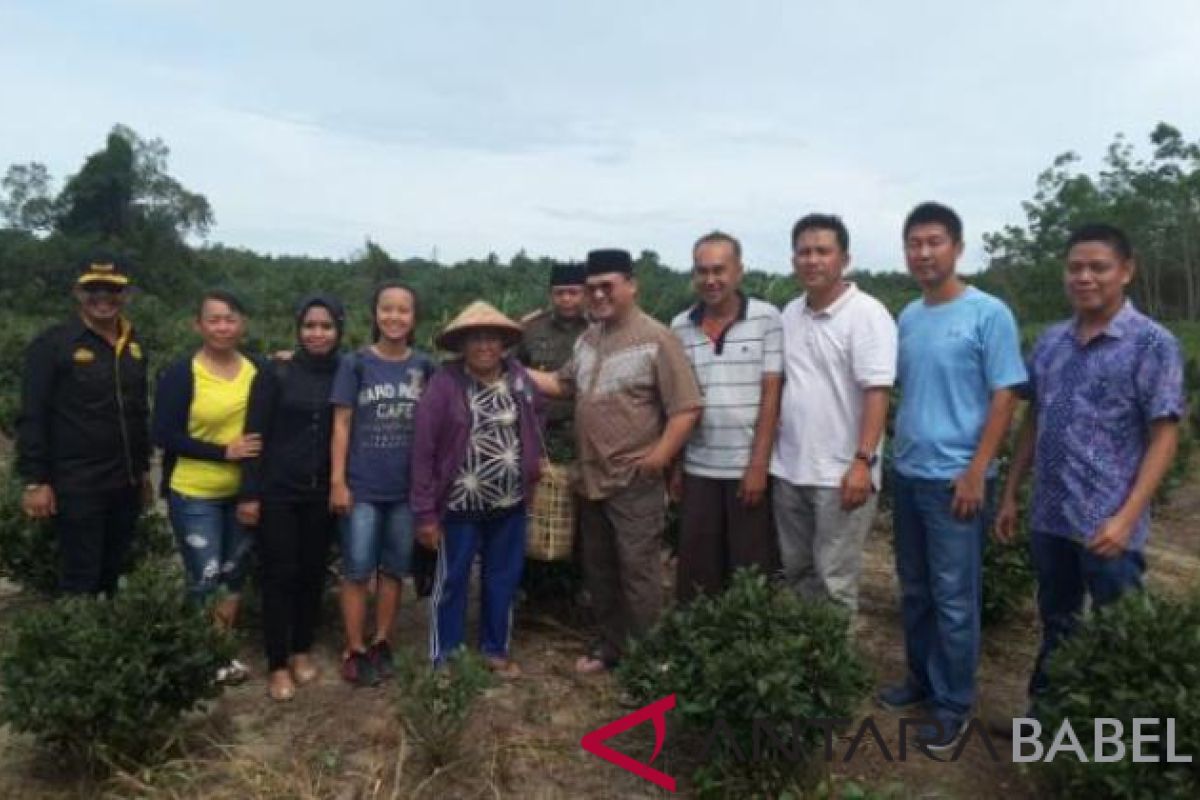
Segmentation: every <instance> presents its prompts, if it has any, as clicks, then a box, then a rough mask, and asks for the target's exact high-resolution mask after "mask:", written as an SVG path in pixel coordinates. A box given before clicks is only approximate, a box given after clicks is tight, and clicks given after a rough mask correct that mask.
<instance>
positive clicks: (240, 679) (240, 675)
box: [217, 658, 250, 686]
mask: <svg viewBox="0 0 1200 800" xmlns="http://www.w3.org/2000/svg"><path fill="white" fill-rule="evenodd" d="M249 677H250V668H249V667H247V666H246V665H245V664H243V663H242V662H240V661H238V660H237V659H236V658H235V659H233V660H232V661H230V662H229V663H228V664H226V665H225V666H223V667H221V668H219V669H218V670H217V683H219V684H221V685H222V686H237V685H238V684H239V683H245V682H246V679H247V678H249Z"/></svg>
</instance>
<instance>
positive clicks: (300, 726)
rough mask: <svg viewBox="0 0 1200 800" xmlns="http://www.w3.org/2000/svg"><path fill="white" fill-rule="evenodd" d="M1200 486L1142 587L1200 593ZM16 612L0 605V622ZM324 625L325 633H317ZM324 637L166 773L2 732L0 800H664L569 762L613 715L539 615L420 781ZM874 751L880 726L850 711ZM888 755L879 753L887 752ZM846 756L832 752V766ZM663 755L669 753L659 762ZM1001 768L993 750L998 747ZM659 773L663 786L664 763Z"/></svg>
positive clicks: (892, 663) (1002, 702) (639, 745)
mask: <svg viewBox="0 0 1200 800" xmlns="http://www.w3.org/2000/svg"><path fill="white" fill-rule="evenodd" d="M1198 521H1200V480H1193V481H1192V483H1191V484H1190V485H1189V486H1187V487H1184V488H1182V489H1181V490H1180V491H1179V492H1177V494H1176V498H1175V499H1174V501H1173V502H1172V505H1171V506H1169V507H1168V508H1166V509H1163V510H1162V511H1161V513H1159V514H1158V517H1157V518H1156V522H1155V530H1154V532H1153V535H1152V541H1153V542H1154V544H1153V546H1152V547H1151V549H1150V552H1149V556H1148V560H1149V562H1150V575H1151V581H1152V584H1153V585H1155V586H1156V587H1158V588H1160V589H1165V590H1167V591H1184V590H1186V589H1187V588H1188V587H1192V586H1195V585H1197V583H1198V582H1200V559H1198V558H1197V546H1196V534H1195V533H1194V531H1195V530H1196V529H1197V522H1198ZM888 535H889V533H888V530H887V522H886V520H881V521H880V524H879V526H877V528H876V530H875V531H874V532H873V533H872V536H871V538H870V540H869V542H868V546H867V551H866V559H865V565H864V583H863V592H862V616H863V620H862V622H863V624H862V631H861V633H860V640H861V643H862V645H863V647H864V649H865V650H866V652H867V654H868V656H869V658H870V660H871V662H872V664H873V665H874V666H875V670H876V673H877V676H878V678H879V679H880V680H882V681H887V680H893V679H896V678H898V677H899V676H901V675H902V674H903V669H904V666H903V658H904V656H903V647H902V641H901V637H900V626H899V616H898V605H897V597H896V585H895V570H894V565H893V563H892V555H891V549H890V547H889V545H888V543H887V537H888ZM24 602H26V601H25V600H24V599H23V598H21V597H20V596H16V597H13V596H9V597H8V598H4V597H0V620H2V619H3V615H4V614H5V613H10V612H9V610H10V609H11V608H12V607H13V606H14V604H20V603H24ZM426 613H427V612H426V607H425V606H424V604H422V605H419V606H415V607H414V606H411V605H410V606H408V607H407V608H405V610H404V611H403V613H402V618H401V623H400V630H401V634H400V641H401V644H402V645H407V646H410V647H414V648H416V649H417V650H418V652H423V643H424V641H425V626H426V620H425V616H426ZM330 622H332V620H331V621H330ZM335 630H336V626H335V625H333V624H329V625H327V634H326V636H325V639H324V641H323V642H322V644H321V648H320V649H319V650H318V652H317V654H316V655H317V657H318V660H319V662H320V663H321V665H322V667H323V670H324V674H323V676H322V678H321V679H320V680H319V681H318V682H317V683H316V684H315V685H313V686H311V687H305V688H304V689H303V690H302V691H301V692H300V693H299V695H298V696H297V698H296V699H295V700H294V701H293V702H291V703H286V704H276V703H271V702H269V701H268V700H267V699H266V697H265V695H264V685H263V680H264V672H263V665H262V661H261V657H260V656H259V654H258V651H257V645H256V638H257V637H256V636H254V635H252V634H249V635H247V637H246V640H247V646H246V648H245V650H244V655H245V656H246V657H247V659H248V660H250V662H251V663H252V666H255V667H257V671H256V675H255V678H254V679H253V680H252V681H251V682H249V683H248V684H246V685H244V686H241V687H237V688H235V689H232V690H230V691H228V692H226V693H225V695H224V696H223V697H222V698H221V699H220V700H219V701H217V702H216V703H215V704H214V705H213V707H212V709H211V711H210V713H208V714H207V715H203V716H197V717H196V718H195V719H193V720H191V722H190V724H189V725H188V727H187V728H186V729H185V731H184V732H183V734H182V735H181V736H180V737H179V739H178V740H176V741H174V742H171V743H169V748H168V753H169V757H168V758H167V760H165V761H163V762H162V763H160V764H158V765H156V766H153V767H149V768H146V769H143V770H138V771H118V772H115V773H114V774H112V775H111V776H110V777H108V778H106V779H104V780H96V779H92V778H89V777H88V776H81V775H75V774H72V772H71V771H70V769H69V768H65V766H67V765H63V764H61V763H56V762H54V761H53V760H50V759H47V758H46V757H45V756H43V755H40V754H38V753H37V751H36V750H35V749H34V748H33V747H32V745H31V744H30V743H29V742H28V740H26V739H25V738H23V737H13V736H11V735H10V734H8V733H7V732H6V731H2V730H0V796H2V797H21V798H35V799H36V798H64V797H85V798H203V799H204V800H226V798H228V800H234V799H235V798H236V800H245V799H246V798H296V799H297V800H326V799H327V798H329V799H331V800H359V799H366V800H391V799H392V798H438V800H441V798H512V797H519V798H522V800H524V799H525V798H533V799H534V800H541V799H542V798H545V799H546V800H550V799H552V798H579V797H594V798H610V797H611V798H635V797H663V796H665V794H664V793H663V792H660V791H659V790H658V789H656V788H655V787H652V786H651V785H649V784H647V783H645V782H642V781H640V780H639V779H637V778H635V777H633V776H631V775H629V774H627V773H625V772H623V771H622V770H620V769H618V768H616V767H614V766H612V765H610V764H607V763H604V762H603V761H601V760H599V759H597V758H595V757H593V756H590V755H588V754H586V753H584V752H583V751H582V749H581V748H580V747H579V739H580V737H581V736H582V735H583V734H584V733H585V732H586V731H588V730H591V729H592V728H595V727H597V726H598V725H600V724H603V723H605V722H609V721H612V720H613V719H616V718H617V717H619V716H622V715H623V714H625V713H627V711H626V710H625V709H623V708H621V707H620V706H619V704H618V703H617V702H616V689H615V686H614V685H613V683H612V681H611V679H609V678H603V677H602V678H597V679H581V678H578V677H577V676H575V675H574V674H573V673H572V671H571V662H572V661H573V659H574V657H575V655H577V654H578V652H579V650H580V648H581V642H582V640H583V639H584V635H583V634H582V633H581V632H580V631H578V630H576V629H575V628H572V627H569V626H567V625H564V624H562V623H561V622H559V621H557V620H555V619H554V618H552V617H548V616H546V615H544V614H543V613H540V612H534V613H530V614H525V615H522V616H520V617H519V618H518V623H517V630H516V635H515V637H516V638H515V641H514V653H515V654H516V655H517V657H518V658H519V660H520V661H521V664H522V667H523V668H524V671H525V674H524V676H523V677H522V678H521V679H520V680H517V681H514V682H509V683H501V684H499V685H497V686H495V687H494V688H492V689H489V690H487V691H486V692H485V693H484V695H483V696H482V697H481V698H480V699H479V701H478V703H477V705H476V709H475V711H474V713H473V715H472V717H471V719H470V722H469V724H468V727H467V730H466V733H465V735H464V738H463V744H462V750H461V752H460V753H459V754H458V755H457V756H456V757H455V759H454V760H453V761H451V763H448V764H445V765H443V766H440V767H434V766H433V765H432V764H430V763H429V762H428V761H427V760H426V759H424V758H422V756H421V754H420V752H419V748H417V747H416V746H415V744H414V742H413V741H412V740H411V737H409V736H408V735H407V734H406V732H405V729H404V726H403V724H402V722H401V720H400V719H398V717H397V713H396V706H395V703H394V702H393V695H392V692H391V690H390V689H386V688H380V689H365V690H364V689H359V690H356V689H352V688H350V687H349V686H346V685H345V684H343V683H342V682H341V681H340V679H339V678H338V677H337V674H336V665H337V656H338V654H337V651H336V647H337V643H336V641H335V639H336V636H335V635H334V634H333V633H332V632H333V631H335ZM1036 636H1037V626H1036V620H1035V617H1034V613H1033V609H1032V607H1030V608H1026V609H1025V610H1024V612H1023V613H1022V614H1021V615H1019V617H1018V618H1017V619H1016V620H1014V621H1013V622H1011V623H1010V624H1008V625H1005V626H1002V627H1001V628H1000V629H998V630H992V631H989V632H988V634H987V636H986V638H985V642H984V653H983V663H982V669H981V681H980V686H981V694H982V699H981V704H982V708H981V715H983V716H987V715H994V716H1001V717H1005V716H1011V715H1013V714H1015V713H1018V712H1019V711H1020V710H1022V709H1023V704H1024V699H1023V693H1024V684H1025V680H1026V677H1027V675H1028V670H1029V668H1030V665H1031V664H1032V659H1033V653H1034V648H1035V645H1036ZM860 713H861V714H862V715H863V716H866V715H874V716H875V718H876V721H877V723H878V725H879V727H880V730H881V731H882V732H883V733H884V734H885V736H889V737H894V736H895V730H896V724H895V721H894V720H891V718H890V717H889V716H888V715H886V714H884V713H882V712H880V711H878V710H877V709H875V708H873V707H871V706H870V705H869V704H864V706H863V707H862V709H860ZM651 738H652V737H651V735H650V734H649V731H648V730H634V731H631V732H630V733H629V734H626V735H625V737H624V738H622V740H621V742H620V745H619V746H620V747H622V748H623V749H627V750H628V751H629V752H634V753H636V752H643V748H646V749H648V748H649V747H650V743H651ZM895 744H897V743H896V742H894V741H893V742H889V746H891V749H892V751H893V754H894V753H895V751H896V749H897V748H896V747H895V746H892V745H895ZM847 745H848V742H847V741H845V740H843V741H841V742H840V743H838V745H837V747H836V748H835V749H836V752H837V753H839V754H842V753H844V752H845V750H846V747H847ZM669 747H670V743H668V748H669ZM1001 750H1002V752H1003V750H1004V748H1003V747H1001ZM664 758H665V759H667V762H666V763H667V764H668V767H667V768H668V770H669V764H670V761H669V753H668V755H667V756H664ZM830 768H831V773H832V775H833V776H834V778H835V779H837V780H854V781H856V782H858V783H860V784H864V785H868V786H877V787H879V786H891V785H893V784H895V783H896V782H899V783H901V784H903V786H904V787H907V790H908V791H909V792H911V794H912V795H913V796H921V797H968V798H972V799H973V800H975V799H976V798H979V799H982V798H991V797H1006V798H1007V797H1018V798H1019V797H1029V796H1031V790H1030V788H1029V787H1028V785H1027V783H1026V782H1025V780H1024V779H1023V777H1022V776H1021V775H1020V774H1019V773H1018V772H1017V770H1016V769H1015V768H1014V767H1013V766H1012V765H1011V764H1008V763H999V764H996V763H992V762H991V761H990V759H989V758H987V757H986V754H985V753H984V752H983V750H982V748H981V747H974V746H972V747H969V748H968V749H967V751H966V752H964V754H963V757H962V759H961V760H960V761H959V762H957V763H954V764H937V763H933V762H928V761H924V760H919V759H917V760H914V759H910V760H909V761H908V762H907V763H904V764H900V763H896V762H888V761H887V760H886V759H885V758H884V757H883V755H882V753H880V752H879V751H878V749H877V748H875V747H873V746H868V747H867V748H866V751H865V752H864V753H863V754H862V755H861V756H860V757H856V758H855V760H854V762H852V763H851V764H844V763H841V762H840V761H836V762H835V763H833V764H831V765H830Z"/></svg>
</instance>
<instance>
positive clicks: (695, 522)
mask: <svg viewBox="0 0 1200 800" xmlns="http://www.w3.org/2000/svg"><path fill="white" fill-rule="evenodd" d="M741 283H742V246H741V244H740V243H739V242H738V240H737V239H735V238H734V237H732V236H730V235H729V234H726V233H721V232H719V231H715V232H713V233H710V234H707V235H705V236H702V237H700V239H699V240H697V242H696V244H695V246H694V247H693V248H692V285H693V286H694V287H695V290H696V295H697V297H698V298H699V302H697V303H696V305H695V306H693V307H692V308H690V309H688V310H687V311H684V312H681V313H680V314H679V315H678V316H677V317H675V319H674V321H673V322H672V323H671V330H673V331H674V332H675V335H676V336H678V337H679V339H680V341H681V342H682V343H683V347H684V351H685V352H686V353H687V357H688V360H690V361H691V362H692V368H693V369H694V370H695V371H696V381H697V382H698V383H699V384H700V389H701V391H702V392H703V393H704V413H703V415H702V416H701V418H700V424H699V425H697V426H696V428H695V430H694V431H693V432H692V437H691V439H689V440H688V444H687V448H686V450H685V453H684V459H683V464H682V465H681V466H680V467H677V468H676V471H675V475H674V477H673V479H672V494H673V495H674V496H675V497H676V499H679V498H680V497H682V501H683V502H682V518H681V520H680V533H679V564H678V566H679V572H678V576H677V580H676V591H677V593H678V596H679V601H680V602H681V603H685V602H687V601H689V600H691V599H692V598H693V597H695V596H696V595H697V594H698V593H701V592H703V593H716V592H719V591H721V589H722V588H723V587H724V584H725V581H726V580H727V579H728V577H729V575H730V574H731V573H732V572H733V571H734V570H735V569H737V568H738V567H743V566H750V565H758V566H759V567H760V568H761V569H762V570H763V571H764V572H770V571H771V570H773V569H774V565H775V561H776V559H775V543H774V537H773V535H772V531H771V508H770V505H769V503H768V502H767V500H766V494H767V474H768V473H767V468H768V466H769V464H770V459H771V444H772V441H773V440H774V437H775V425H776V422H777V421H778V419H779V397H780V392H781V389H782V385H783V376H782V374H781V373H782V371H783V364H782V352H781V343H780V337H781V329H780V322H779V312H778V311H776V310H775V308H774V307H773V306H772V305H770V304H769V303H764V302H762V301H761V300H751V299H749V298H747V297H746V295H744V294H742V291H741V288H740V287H741Z"/></svg>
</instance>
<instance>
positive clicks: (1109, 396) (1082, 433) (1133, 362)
mask: <svg viewBox="0 0 1200 800" xmlns="http://www.w3.org/2000/svg"><path fill="white" fill-rule="evenodd" d="M1076 334H1077V321H1076V320H1068V321H1066V322H1060V323H1057V324H1055V325H1052V326H1051V327H1050V328H1049V329H1047V330H1046V332H1045V333H1043V334H1042V336H1041V337H1040V338H1039V339H1038V341H1037V344H1036V345H1034V348H1033V354H1032V356H1031V357H1030V363H1029V390H1030V394H1031V398H1032V401H1033V404H1034V409H1035V413H1036V414H1037V445H1036V449H1035V450H1034V486H1033V512H1032V514H1031V515H1030V529H1031V530H1032V531H1033V532H1034V533H1035V534H1038V533H1040V534H1050V535H1054V536H1065V537H1068V538H1072V539H1075V540H1080V541H1087V540H1090V539H1091V538H1092V537H1093V536H1095V534H1096V532H1097V530H1098V528H1099V527H1100V525H1101V524H1102V523H1103V522H1104V521H1105V520H1107V519H1109V518H1110V517H1112V516H1114V515H1115V514H1116V513H1117V512H1118V511H1119V510H1120V508H1121V506H1122V505H1124V503H1125V500H1126V499H1127V498H1128V497H1129V492H1130V491H1131V490H1132V489H1133V484H1134V482H1135V481H1136V479H1137V474H1138V470H1139V469H1140V468H1141V465H1142V459H1143V458H1144V457H1145V455H1146V447H1147V445H1148V444H1149V441H1150V423H1152V422H1154V421H1155V420H1161V419H1180V418H1181V417H1182V416H1183V407H1184V400H1183V358H1182V356H1181V354H1180V349H1179V342H1178V341H1176V339H1175V337H1174V336H1173V335H1171V333H1170V332H1169V331H1168V330H1167V329H1166V328H1164V327H1163V326H1161V325H1159V324H1158V323H1157V322H1155V321H1154V320H1152V319H1150V318H1149V317H1147V316H1146V315H1145V314H1142V313H1141V312H1139V311H1138V310H1137V309H1136V308H1134V307H1133V304H1132V303H1130V302H1129V301H1126V302H1125V305H1124V306H1123V307H1122V308H1121V310H1120V311H1118V312H1117V315H1116V316H1114V317H1113V318H1112V319H1111V320H1110V321H1109V323H1108V325H1107V327H1105V329H1104V330H1103V331H1102V332H1100V333H1099V334H1097V335H1096V336H1095V337H1094V338H1092V340H1091V341H1089V342H1088V343H1087V344H1080V342H1079V339H1078V337H1077V335H1076ZM1149 516H1150V515H1149V512H1146V513H1143V514H1142V517H1141V519H1139V520H1138V521H1137V526H1136V527H1135V528H1134V532H1133V536H1132V537H1131V539H1130V541H1129V545H1128V547H1129V549H1131V550H1141V549H1142V548H1143V547H1144V546H1145V544H1146V536H1147V533H1148V531H1149Z"/></svg>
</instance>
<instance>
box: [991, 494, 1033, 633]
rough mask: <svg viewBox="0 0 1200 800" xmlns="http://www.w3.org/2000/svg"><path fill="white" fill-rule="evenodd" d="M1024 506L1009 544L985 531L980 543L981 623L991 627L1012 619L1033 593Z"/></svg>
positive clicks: (1031, 563)
mask: <svg viewBox="0 0 1200 800" xmlns="http://www.w3.org/2000/svg"><path fill="white" fill-rule="evenodd" d="M1025 514H1026V510H1025V508H1024V506H1022V508H1021V512H1020V521H1019V522H1018V525H1019V532H1018V534H1017V538H1016V540H1015V541H1013V542H1012V543H1010V544H1001V543H1000V542H997V541H996V540H995V538H993V537H992V535H991V531H988V536H987V540H986V541H985V542H984V545H983V616H982V623H983V626H984V627H985V628H986V627H991V626H993V625H998V624H1000V623H1003V622H1007V621H1008V620H1010V619H1012V617H1013V615H1014V614H1016V612H1018V611H1020V610H1021V609H1023V608H1024V607H1025V605H1026V603H1028V601H1029V598H1030V597H1032V596H1033V594H1034V577H1033V561H1032V559H1031V557H1030V554H1029V536H1028V534H1027V533H1026V531H1025Z"/></svg>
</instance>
